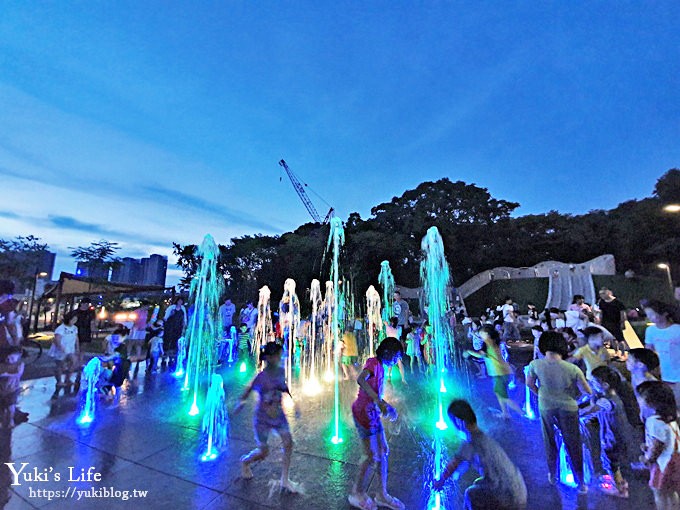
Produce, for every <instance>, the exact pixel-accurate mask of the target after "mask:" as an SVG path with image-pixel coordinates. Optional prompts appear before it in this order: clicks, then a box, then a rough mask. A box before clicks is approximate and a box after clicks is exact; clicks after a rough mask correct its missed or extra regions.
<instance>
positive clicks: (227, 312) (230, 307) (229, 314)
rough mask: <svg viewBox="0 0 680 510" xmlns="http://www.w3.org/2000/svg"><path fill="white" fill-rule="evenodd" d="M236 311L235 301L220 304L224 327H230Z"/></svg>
mask: <svg viewBox="0 0 680 510" xmlns="http://www.w3.org/2000/svg"><path fill="white" fill-rule="evenodd" d="M235 313H236V305H235V304H234V303H229V304H227V303H224V304H223V305H222V306H220V318H221V319H222V327H225V328H228V327H230V326H231V325H232V324H233V320H234V314H235Z"/></svg>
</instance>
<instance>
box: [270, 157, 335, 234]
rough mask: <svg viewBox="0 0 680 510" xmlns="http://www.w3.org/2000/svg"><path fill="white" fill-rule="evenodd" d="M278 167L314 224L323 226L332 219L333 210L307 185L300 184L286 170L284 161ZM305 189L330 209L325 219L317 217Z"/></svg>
mask: <svg viewBox="0 0 680 510" xmlns="http://www.w3.org/2000/svg"><path fill="white" fill-rule="evenodd" d="M279 165H281V166H282V167H283V169H284V170H285V171H286V174H287V175H288V178H289V179H290V182H291V184H292V185H293V188H295V192H296V193H297V194H298V196H299V197H300V200H302V203H303V204H304V205H305V208H306V209H307V212H308V213H309V215H310V216H311V217H312V219H313V220H314V221H315V222H316V223H323V224H324V225H325V224H326V223H328V221H329V220H330V219H331V218H332V217H333V213H334V212H335V209H333V207H332V206H331V205H330V204H329V203H328V202H326V201H325V200H324V199H323V198H321V196H320V195H319V194H318V193H316V192H315V191H314V190H312V189H311V188H309V186H308V185H307V183H303V182H300V179H298V177H297V175H295V174H294V173H293V171H292V170H291V169H290V168H288V165H287V164H286V162H285V161H284V160H281V161H279ZM305 188H309V190H310V191H311V192H312V193H314V194H315V195H316V196H317V197H319V199H320V200H321V201H322V202H324V203H325V204H326V205H327V206H329V207H330V209H329V210H328V213H327V214H326V217H325V218H324V219H323V221H322V220H321V216H320V215H319V212H318V211H317V210H316V207H314V203H312V201H311V199H310V198H309V196H308V195H307V192H306V191H305Z"/></svg>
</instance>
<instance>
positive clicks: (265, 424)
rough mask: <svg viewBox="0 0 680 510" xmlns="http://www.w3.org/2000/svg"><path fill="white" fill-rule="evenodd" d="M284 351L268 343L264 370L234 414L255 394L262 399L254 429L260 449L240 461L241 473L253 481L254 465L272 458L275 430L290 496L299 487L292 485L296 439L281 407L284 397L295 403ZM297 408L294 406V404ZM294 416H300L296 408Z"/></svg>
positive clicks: (263, 354) (262, 356)
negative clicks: (290, 474) (270, 442)
mask: <svg viewBox="0 0 680 510" xmlns="http://www.w3.org/2000/svg"><path fill="white" fill-rule="evenodd" d="M282 355H283V347H281V346H280V345H279V344H277V343H275V342H269V343H267V344H266V345H265V346H264V347H263V349H262V352H261V353H260V359H261V361H264V362H265V368H264V370H262V372H260V373H259V374H257V376H255V379H253V382H252V383H250V385H249V386H248V388H246V390H245V391H244V392H243V395H242V396H241V400H240V401H239V403H238V404H237V406H236V409H235V412H238V411H240V410H241V408H242V407H243V405H244V404H245V402H246V400H247V399H248V396H249V395H250V394H251V393H252V392H253V391H255V392H256V393H257V394H258V395H259V400H258V402H257V407H256V409H255V418H254V420H253V425H254V429H255V441H256V442H257V448H255V449H254V450H252V451H251V452H250V453H248V454H247V455H244V456H243V457H241V473H242V476H243V478H244V479H246V480H248V479H250V478H252V477H253V472H252V469H251V467H250V466H251V464H253V463H254V462H257V461H259V460H263V459H265V458H266V457H267V456H268V455H269V447H268V446H267V440H268V439H269V433H270V432H271V431H272V430H273V431H275V432H276V433H277V434H278V435H279V437H280V438H281V442H282V444H283V466H282V470H281V489H282V490H286V491H289V492H293V493H295V492H299V488H298V486H297V484H295V483H293V482H291V481H290V479H289V477H288V472H289V470H290V459H291V456H292V454H293V437H292V436H291V434H290V428H289V426H288V419H287V418H286V415H285V414H284V412H283V407H282V406H281V398H282V397H283V395H284V394H288V396H289V397H290V398H291V400H292V398H293V397H292V395H291V394H290V390H289V389H288V385H287V384H286V373H285V370H284V369H283V367H281V357H282ZM293 404H294V405H295V403H294V402H293ZM295 415H296V416H299V411H298V409H297V406H295Z"/></svg>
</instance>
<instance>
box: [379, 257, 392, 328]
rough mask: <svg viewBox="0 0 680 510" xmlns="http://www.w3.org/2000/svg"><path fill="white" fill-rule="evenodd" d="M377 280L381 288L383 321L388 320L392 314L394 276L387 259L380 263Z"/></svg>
mask: <svg viewBox="0 0 680 510" xmlns="http://www.w3.org/2000/svg"><path fill="white" fill-rule="evenodd" d="M378 282H379V283H380V285H381V286H382V288H383V306H384V307H385V308H383V315H382V318H383V321H387V322H389V321H390V319H391V318H392V317H393V316H394V308H393V304H394V276H393V275H392V268H391V267H390V263H389V261H387V260H383V261H382V262H381V263H380V274H379V275H378Z"/></svg>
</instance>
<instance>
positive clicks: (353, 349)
mask: <svg viewBox="0 0 680 510" xmlns="http://www.w3.org/2000/svg"><path fill="white" fill-rule="evenodd" d="M342 342H343V343H344V344H345V349H344V351H343V355H344V356H359V347H358V346H357V336H356V335H355V334H354V333H352V332H351V331H346V332H345V333H343V334H342Z"/></svg>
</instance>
